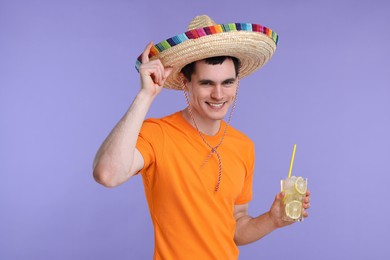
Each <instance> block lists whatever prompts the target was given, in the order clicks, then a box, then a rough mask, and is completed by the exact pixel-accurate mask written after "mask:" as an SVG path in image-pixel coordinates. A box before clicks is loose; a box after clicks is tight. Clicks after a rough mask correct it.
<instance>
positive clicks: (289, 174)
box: [288, 144, 297, 178]
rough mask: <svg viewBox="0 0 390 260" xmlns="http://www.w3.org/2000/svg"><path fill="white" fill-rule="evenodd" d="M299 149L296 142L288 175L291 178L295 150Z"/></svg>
mask: <svg viewBox="0 0 390 260" xmlns="http://www.w3.org/2000/svg"><path fill="white" fill-rule="evenodd" d="M296 150H297V145H296V144H294V149H293V152H292V156H291V162H290V170H289V171H288V177H289V178H291V172H292V167H293V165H294V157H295V151H296Z"/></svg>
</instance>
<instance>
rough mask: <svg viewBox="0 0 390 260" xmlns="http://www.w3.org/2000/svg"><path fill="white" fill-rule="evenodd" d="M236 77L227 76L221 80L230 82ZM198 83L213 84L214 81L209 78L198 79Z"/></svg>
mask: <svg viewBox="0 0 390 260" xmlns="http://www.w3.org/2000/svg"><path fill="white" fill-rule="evenodd" d="M236 79H237V78H228V79H225V80H223V81H222V83H227V82H232V81H235V80H236ZM198 82H199V83H200V84H214V83H215V82H214V81H212V80H211V79H200V80H199V81H198Z"/></svg>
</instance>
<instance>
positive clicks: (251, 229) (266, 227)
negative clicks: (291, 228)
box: [234, 191, 310, 245]
mask: <svg viewBox="0 0 390 260" xmlns="http://www.w3.org/2000/svg"><path fill="white" fill-rule="evenodd" d="M283 197H284V194H283V193H279V194H278V195H276V197H275V200H274V202H273V204H272V206H271V209H270V210H269V211H268V212H266V213H264V214H262V215H260V216H258V217H256V218H253V217H251V216H249V215H248V204H242V205H235V206H234V217H235V219H236V232H235V234H234V241H235V242H236V244H237V245H246V244H249V243H252V242H255V241H257V240H259V239H260V238H262V237H264V236H266V235H267V234H269V233H271V232H272V231H274V230H275V229H278V228H281V227H284V226H287V225H290V224H292V223H293V222H289V221H283V220H282V209H283V207H282V201H283ZM303 208H304V212H303V216H304V217H308V213H307V211H306V210H307V209H308V208H310V191H307V193H306V197H305V198H304V203H303Z"/></svg>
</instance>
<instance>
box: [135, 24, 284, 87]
mask: <svg viewBox="0 0 390 260" xmlns="http://www.w3.org/2000/svg"><path fill="white" fill-rule="evenodd" d="M278 38H279V37H278V35H277V34H276V33H275V32H274V31H272V30H271V29H269V28H267V27H264V26H261V25H259V24H250V23H229V24H217V25H212V26H207V27H203V28H198V29H194V30H190V31H187V32H185V33H182V34H179V35H176V36H174V37H172V38H169V39H167V40H164V41H162V42H160V43H158V44H156V45H154V46H152V48H151V50H150V53H149V59H150V60H154V59H160V60H161V62H162V64H163V65H164V66H167V67H168V66H170V67H173V71H172V73H171V75H170V76H169V77H168V78H167V80H166V81H165V84H164V87H166V88H170V89H181V85H180V78H179V74H180V71H181V69H182V68H183V67H184V66H185V65H187V64H189V63H192V62H194V61H197V60H202V59H205V58H209V57H215V56H233V57H236V58H238V59H239V60H240V63H241V67H240V73H239V78H243V77H245V76H248V75H249V74H251V73H252V72H254V71H255V70H257V69H259V68H261V67H262V66H263V65H264V64H265V63H266V62H267V61H268V60H269V59H270V58H271V57H272V55H273V54H274V52H275V50H276V46H277V43H278ZM141 64H142V63H141V56H140V57H139V58H138V59H137V61H136V65H135V67H136V69H137V71H138V72H139V68H140V66H141Z"/></svg>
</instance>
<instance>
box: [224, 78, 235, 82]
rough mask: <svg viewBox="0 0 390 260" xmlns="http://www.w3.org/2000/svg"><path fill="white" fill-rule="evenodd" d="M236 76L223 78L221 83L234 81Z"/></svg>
mask: <svg viewBox="0 0 390 260" xmlns="http://www.w3.org/2000/svg"><path fill="white" fill-rule="evenodd" d="M235 80H236V78H230V79H225V80H224V81H223V83H226V82H232V81H235Z"/></svg>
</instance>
